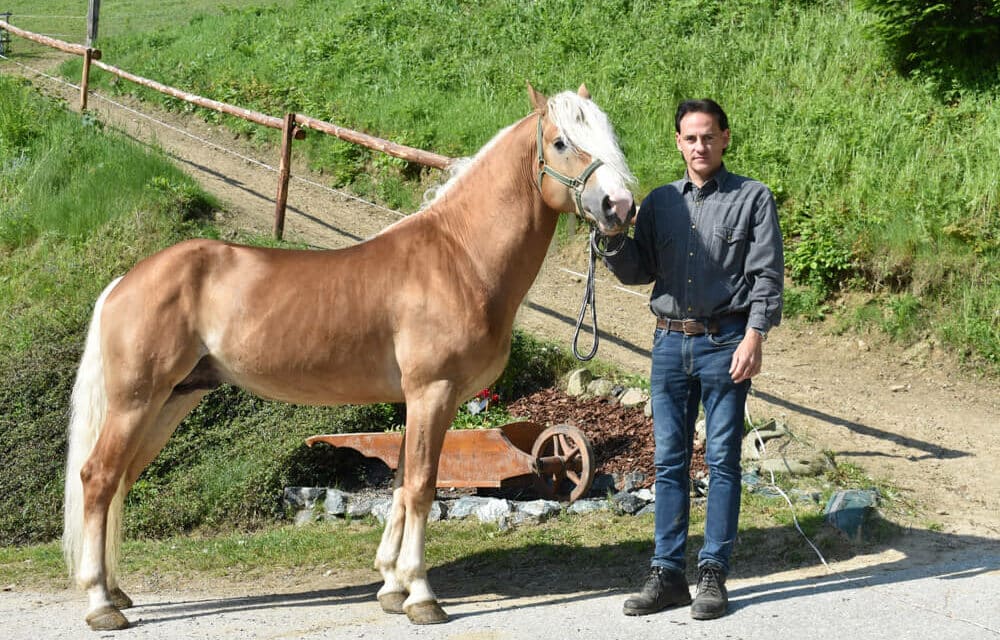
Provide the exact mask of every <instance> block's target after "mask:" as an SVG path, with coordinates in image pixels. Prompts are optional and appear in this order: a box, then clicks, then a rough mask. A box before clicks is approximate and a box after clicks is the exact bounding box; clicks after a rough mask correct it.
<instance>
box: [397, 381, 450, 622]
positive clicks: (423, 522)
mask: <svg viewBox="0 0 1000 640" xmlns="http://www.w3.org/2000/svg"><path fill="white" fill-rule="evenodd" d="M413 395H414V394H410V395H408V396H407V409H406V414H407V417H406V436H405V438H404V450H403V453H404V459H405V465H404V466H403V473H402V477H403V482H402V486H401V487H400V488H398V489H397V490H396V494H395V496H394V498H393V510H392V514H391V518H390V522H392V524H391V525H390V526H392V528H393V530H392V534H391V535H393V536H396V535H399V533H398V529H397V527H398V525H399V524H400V522H399V521H400V520H401V524H402V539H401V540H400V543H399V555H398V556H397V558H396V566H395V571H394V577H395V579H396V580H397V581H398V584H399V586H401V587H402V589H403V590H405V591H406V593H408V594H409V595H408V596H407V597H406V600H405V601H404V602H403V611H404V612H405V613H406V615H407V617H408V618H409V619H410V622H412V623H414V624H436V623H439V622H446V621H447V620H448V614H446V613H445V612H444V610H443V609H442V608H441V606H440V605H438V602H437V596H435V595H434V591H433V590H432V589H431V586H430V583H429V582H428V580H427V566H426V563H425V560H424V540H425V535H426V531H427V515H428V514H429V513H430V509H431V503H432V502H433V501H434V494H435V489H436V485H437V469H438V459H439V458H440V457H441V447H442V445H443V444H444V436H445V431H447V429H448V427H449V425H450V424H451V421H452V420H453V419H454V417H455V410H456V402H455V399H454V395H455V394H454V393H453V391H452V385H451V384H450V383H446V382H439V383H436V384H434V385H429V386H428V387H427V388H426V389H424V390H423V392H422V393H420V394H417V397H416V398H414V397H412V396H413ZM393 520H395V522H393ZM382 550H383V549H382V548H380V551H382ZM387 584H388V583H387ZM383 588H385V587H383ZM380 593H381V592H380Z"/></svg>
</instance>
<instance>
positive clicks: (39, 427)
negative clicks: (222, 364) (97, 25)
mask: <svg viewBox="0 0 1000 640" xmlns="http://www.w3.org/2000/svg"><path fill="white" fill-rule="evenodd" d="M0 125H2V126H0V167H2V168H3V170H2V172H0V274H2V275H0V320H2V329H0V379H2V380H4V384H3V385H0V459H2V460H3V464H4V472H3V473H2V474H0V545H5V544H10V543H25V542H30V541H37V540H45V539H49V538H52V537H56V536H58V535H59V532H60V531H61V527H62V522H61V511H62V486H63V478H64V474H63V464H64V461H65V457H66V451H65V450H66V438H65V430H66V423H67V415H68V400H69V396H70V389H71V386H72V384H73V378H74V376H75V373H76V365H77V362H78V361H79V357H80V352H81V349H82V344H83V338H84V334H85V331H86V325H87V322H88V320H89V316H90V313H91V309H92V305H93V302H94V300H95V299H96V298H97V296H98V294H99V293H100V291H101V290H102V289H103V288H104V286H105V285H106V284H107V283H108V282H109V281H111V280H112V279H113V278H114V277H115V276H117V275H120V274H122V273H124V272H125V271H127V270H128V269H129V268H131V266H132V265H133V264H134V263H135V262H137V261H138V260H139V259H141V258H142V257H145V256H146V255H149V254H151V253H153V252H155V251H156V250H158V249H160V248H162V247H165V246H168V245H170V244H173V243H175V242H178V241H180V240H182V239H185V238H189V237H192V236H202V237H213V236H215V235H216V234H217V230H216V229H215V228H214V227H213V226H212V224H211V222H210V220H209V219H210V217H211V213H212V211H213V207H214V203H213V202H212V201H211V199H210V198H209V197H208V196H207V195H206V194H205V193H204V192H202V191H201V190H200V188H199V187H198V186H197V185H195V184H194V183H193V182H192V181H191V179H190V178H188V177H187V176H186V175H185V174H183V173H182V172H181V171H180V170H179V169H177V168H176V167H175V166H173V165H172V164H171V163H170V162H169V160H167V159H166V158H165V157H164V156H163V155H162V154H160V153H158V152H157V151H155V150H150V149H146V148H143V147H140V146H138V145H136V144H134V143H133V142H131V141H129V140H127V139H125V138H124V137H122V136H120V135H117V134H115V133H113V132H108V131H104V130H103V129H102V128H101V126H100V125H99V124H98V123H97V122H95V121H93V120H92V119H90V118H88V117H80V116H78V115H74V114H71V113H69V112H67V111H65V110H64V109H63V108H62V107H61V106H60V105H58V104H56V103H54V102H52V101H50V100H47V99H45V98H43V97H42V96H40V95H38V94H37V93H36V92H34V91H33V90H31V89H30V88H29V86H28V85H26V84H23V83H22V82H20V81H15V80H12V79H10V78H7V77H4V76H0ZM242 240H244V241H249V242H258V241H263V242H268V241H267V240H259V239H254V238H243V239H242ZM540 346H542V345H539V344H538V343H536V342H535V341H534V340H533V339H532V338H531V337H530V336H526V335H523V334H518V335H516V336H515V340H514V350H513V353H512V357H511V365H510V367H509V368H508V371H507V372H506V373H505V374H504V376H503V377H502V378H501V380H500V381H499V382H498V385H497V388H498V389H501V390H502V392H503V393H504V394H505V395H515V394H518V393H522V392H524V391H526V390H533V389H535V388H537V387H539V386H543V385H547V384H550V383H551V381H552V379H553V377H554V376H555V375H556V372H557V371H560V370H562V369H563V368H565V367H566V366H567V362H568V356H566V354H565V353H564V352H561V351H559V350H551V349H545V348H539V347H540ZM400 422H401V415H400V413H399V410H398V409H397V408H395V407H392V406H389V405H373V406H368V407H354V406H349V407H339V408H316V407H296V406H290V405H284V404H280V403H271V402H265V401H262V400H259V399H257V398H254V397H252V396H250V395H248V394H246V393H243V392H242V391H239V390H236V389H234V388H229V387H224V388H222V389H219V390H217V391H216V392H214V393H213V394H211V395H210V396H209V399H208V400H206V401H205V402H204V403H202V404H201V405H200V406H199V407H198V408H197V409H196V410H195V411H194V412H193V414H192V415H191V416H190V417H189V418H188V419H187V420H186V421H185V422H184V423H182V424H181V426H180V427H179V428H178V430H177V433H176V434H175V435H174V437H173V438H172V439H171V440H170V442H169V444H168V445H167V447H166V449H165V450H164V451H163V453H162V454H161V455H160V456H159V457H158V458H157V459H156V461H155V462H154V463H153V464H152V465H151V466H150V467H149V469H148V470H147V471H146V472H145V473H144V474H143V476H142V477H141V478H140V480H139V482H138V483H137V484H136V487H135V488H134V490H133V492H132V493H131V494H130V496H129V508H128V509H127V520H126V528H127V530H128V532H129V534H130V535H135V534H140V535H164V534H167V533H172V532H177V531H185V530H190V529H193V528H199V527H200V528H205V527H222V526H232V525H236V524H238V525H242V526H252V525H254V524H256V523H259V522H263V521H271V520H273V518H274V516H275V515H276V513H278V512H279V504H278V497H279V496H280V495H281V489H282V487H284V486H287V485H295V484H324V483H329V482H332V479H331V475H332V474H334V473H335V472H336V465H335V462H336V456H335V455H334V454H333V452H332V451H330V450H328V449H326V448H317V450H315V451H314V450H310V449H308V448H307V447H306V446H305V445H304V443H303V441H304V439H305V437H306V436H308V435H312V434H315V433H337V432H342V431H380V430H383V429H386V428H390V427H392V426H393V425H395V424H399V423H400Z"/></svg>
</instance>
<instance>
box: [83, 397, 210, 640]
mask: <svg viewBox="0 0 1000 640" xmlns="http://www.w3.org/2000/svg"><path fill="white" fill-rule="evenodd" d="M204 395H205V394H204V392H198V393H192V394H187V395H181V396H178V395H174V396H171V398H170V399H169V400H168V401H167V402H166V404H164V405H163V407H162V409H161V410H160V411H159V413H158V414H157V415H156V416H154V417H152V418H150V417H145V418H144V417H143V416H141V415H129V414H125V415H122V416H120V417H119V416H117V415H115V414H113V413H112V412H110V411H109V416H108V421H107V422H106V424H105V428H104V430H103V432H102V436H101V438H99V439H98V442H97V445H96V446H95V448H94V451H93V452H92V454H91V456H90V458H89V459H88V461H87V463H86V464H85V465H84V467H83V469H82V470H81V478H82V480H83V485H84V486H83V495H84V544H83V550H82V553H81V562H80V569H79V572H78V581H79V582H80V584H81V586H83V587H84V588H85V589H86V590H87V594H88V608H87V615H86V621H87V624H88V625H90V627H91V628H92V629H94V630H97V631H107V630H117V629H125V628H127V627H128V626H129V622H128V619H127V618H125V616H124V615H123V614H122V613H121V609H126V608H129V607H131V606H132V599H131V598H129V596H128V595H127V594H126V593H125V592H124V591H123V590H122V589H121V587H120V586H119V585H118V575H117V573H118V572H117V567H118V555H119V550H120V546H121V520H122V506H123V503H124V498H125V496H126V495H127V494H128V491H129V489H131V487H132V485H133V484H134V483H135V481H136V479H137V478H138V477H139V474H140V473H142V470H143V469H145V468H146V467H147V466H148V465H149V463H150V462H152V460H153V459H154V458H155V457H156V455H157V454H158V453H159V452H160V450H162V449H163V446H164V445H165V444H166V442H167V440H168V439H169V438H170V435H171V434H172V433H173V432H174V430H175V429H176V428H177V425H178V424H179V423H180V421H181V420H182V419H183V418H184V416H186V415H187V414H188V413H189V412H190V411H191V409H192V408H194V406H195V405H196V404H198V402H199V401H200V400H201V398H202V397H203V396H204ZM147 421H148V422H147ZM143 423H146V424H148V427H146V428H142V427H141V426H140V427H139V428H135V427H134V425H136V424H138V425H142V424H143ZM130 427H131V428H130ZM104 434H114V435H109V436H107V437H105V435H104ZM124 434H131V435H129V436H126V435H124ZM116 436H117V437H116ZM129 443H134V444H129ZM112 490H113V493H111V492H112ZM109 493H110V494H111V495H110V496H109ZM102 525H103V526H102ZM101 551H103V553H101Z"/></svg>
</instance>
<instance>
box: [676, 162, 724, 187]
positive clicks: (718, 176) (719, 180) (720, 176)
mask: <svg viewBox="0 0 1000 640" xmlns="http://www.w3.org/2000/svg"><path fill="white" fill-rule="evenodd" d="M727 177H729V171H728V170H726V163H725V162H723V163H722V164H721V165H720V166H719V170H718V171H716V172H715V175H714V176H712V177H711V178H709V179H708V180H707V181H705V184H703V185H701V190H702V191H704V192H706V193H713V192H715V191H718V190H719V189H721V188H722V185H724V184H726V178H727ZM713 183H714V184H713ZM697 188H698V187H697V185H695V183H694V182H691V177H690V176H689V175H688V172H687V170H685V171H684V186H683V193H687V192H688V191H690V190H691V189H697Z"/></svg>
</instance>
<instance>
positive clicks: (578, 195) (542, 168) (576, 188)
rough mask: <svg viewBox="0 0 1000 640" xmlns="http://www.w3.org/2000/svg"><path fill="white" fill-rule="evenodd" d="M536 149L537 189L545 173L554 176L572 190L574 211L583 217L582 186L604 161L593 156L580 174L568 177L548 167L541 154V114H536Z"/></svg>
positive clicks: (540, 188) (540, 186)
mask: <svg viewBox="0 0 1000 640" xmlns="http://www.w3.org/2000/svg"><path fill="white" fill-rule="evenodd" d="M537 149H538V191H539V192H541V190H542V178H544V177H545V175H546V174H548V175H549V177H551V178H554V179H555V180H557V181H558V182H560V183H561V184H563V185H565V186H567V187H569V188H570V189H572V190H573V198H574V200H575V202H576V212H577V214H579V215H580V217H584V218H585V217H586V216H585V215H584V213H583V188H584V186H586V184H587V180H589V179H590V176H591V174H593V173H594V172H595V171H597V168H598V167H600V166H601V165H602V164H604V163H603V162H602V161H601V160H599V159H597V158H594V159H593V160H592V161H591V162H590V164H589V165H588V166H587V168H586V169H584V170H583V173H581V174H580V175H578V176H577V177H575V178H570V177H568V176H565V175H563V174H561V173H559V172H558V171H556V170H555V169H553V168H552V167H550V166H549V165H547V164H545V156H544V155H542V116H541V115H539V116H538V145H537Z"/></svg>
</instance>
